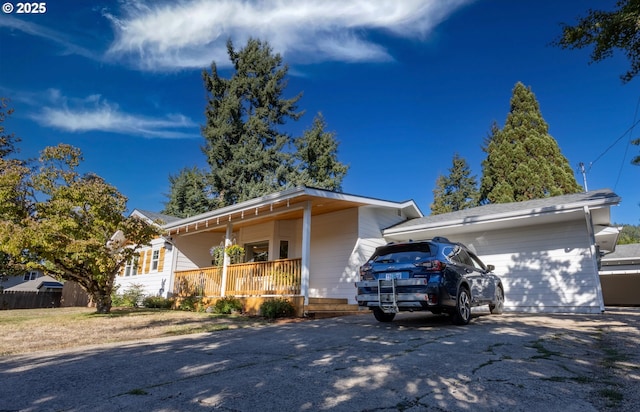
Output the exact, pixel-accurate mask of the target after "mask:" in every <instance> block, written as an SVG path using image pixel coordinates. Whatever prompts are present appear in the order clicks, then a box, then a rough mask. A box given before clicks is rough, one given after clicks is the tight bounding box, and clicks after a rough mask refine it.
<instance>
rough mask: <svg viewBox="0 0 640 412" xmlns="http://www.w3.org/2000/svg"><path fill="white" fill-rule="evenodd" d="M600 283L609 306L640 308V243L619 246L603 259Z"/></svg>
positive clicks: (606, 303) (605, 301)
mask: <svg viewBox="0 0 640 412" xmlns="http://www.w3.org/2000/svg"><path fill="white" fill-rule="evenodd" d="M600 283H602V292H603V294H604V303H605V305H607V306H609V305H610V306H640V243H633V244H630V245H618V246H616V250H615V251H614V252H612V253H609V254H607V255H604V256H603V257H602V265H601V267H600Z"/></svg>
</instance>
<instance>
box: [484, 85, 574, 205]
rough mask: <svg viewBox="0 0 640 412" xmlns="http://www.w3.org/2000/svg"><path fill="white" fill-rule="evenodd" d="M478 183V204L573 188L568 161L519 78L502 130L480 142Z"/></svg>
mask: <svg viewBox="0 0 640 412" xmlns="http://www.w3.org/2000/svg"><path fill="white" fill-rule="evenodd" d="M483 150H484V151H485V152H486V153H487V157H486V159H485V160H484V161H483V162H482V169H483V170H482V181H481V186H480V195H481V201H482V202H483V203H508V202H519V201H525V200H531V199H539V198H544V197H549V196H558V195H563V194H569V193H577V192H579V191H581V190H582V188H581V187H580V185H578V183H577V181H576V179H575V176H574V174H573V170H572V169H571V167H570V166H569V162H568V161H567V159H566V158H565V157H564V156H563V155H562V153H561V152H560V148H559V147H558V143H557V142H556V140H555V139H554V138H553V137H552V136H551V135H549V126H548V125H547V123H546V122H545V121H544V119H543V118H542V114H541V113H540V107H539V104H538V101H537V100H536V98H535V95H534V94H533V92H532V91H531V89H530V88H528V87H526V86H524V85H523V84H522V83H520V82H518V83H517V84H516V85H515V87H514V89H513V94H512V96H511V104H510V110H509V114H508V115H507V120H506V122H505V125H504V127H503V128H502V129H498V128H493V130H492V135H491V136H490V138H489V139H488V141H487V142H485V147H483Z"/></svg>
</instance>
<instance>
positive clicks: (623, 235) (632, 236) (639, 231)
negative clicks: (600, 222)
mask: <svg viewBox="0 0 640 412" xmlns="http://www.w3.org/2000/svg"><path fill="white" fill-rule="evenodd" d="M614 226H616V225H615V224H614ZM631 243H640V225H622V231H621V232H620V237H619V238H618V245H628V244H631Z"/></svg>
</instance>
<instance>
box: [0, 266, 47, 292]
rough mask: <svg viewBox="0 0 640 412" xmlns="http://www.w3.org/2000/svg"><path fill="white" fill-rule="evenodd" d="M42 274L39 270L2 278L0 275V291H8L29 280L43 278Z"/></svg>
mask: <svg viewBox="0 0 640 412" xmlns="http://www.w3.org/2000/svg"><path fill="white" fill-rule="evenodd" d="M43 276H44V274H43V273H42V272H40V271H39V270H28V271H25V272H24V274H22V275H18V276H2V275H0V289H4V290H6V289H8V288H12V287H14V286H17V285H20V284H22V283H25V282H29V281H31V280H36V279H38V278H40V277H43Z"/></svg>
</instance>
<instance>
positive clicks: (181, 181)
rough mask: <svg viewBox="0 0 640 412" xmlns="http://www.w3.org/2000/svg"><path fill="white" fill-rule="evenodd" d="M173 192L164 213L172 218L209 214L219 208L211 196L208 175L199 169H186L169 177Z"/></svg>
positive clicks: (169, 195) (169, 196)
mask: <svg viewBox="0 0 640 412" xmlns="http://www.w3.org/2000/svg"><path fill="white" fill-rule="evenodd" d="M169 184H170V185H171V192H170V193H169V194H168V195H167V197H168V198H169V201H168V202H167V203H165V208H164V210H163V211H162V213H165V214H167V215H170V216H177V217H183V218H184V217H189V216H194V215H197V214H200V213H204V212H207V211H209V210H211V209H214V208H216V207H217V206H218V204H217V201H216V200H217V199H214V198H213V196H212V195H211V188H210V185H209V183H208V178H207V175H206V173H205V172H204V171H202V170H200V169H198V168H197V167H192V168H187V167H186V168H184V169H182V170H181V171H180V173H179V174H177V175H175V176H169Z"/></svg>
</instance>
